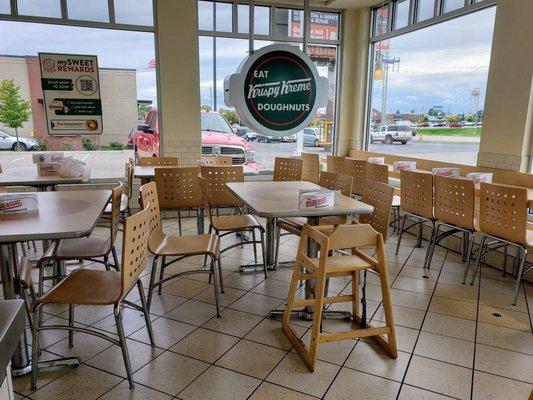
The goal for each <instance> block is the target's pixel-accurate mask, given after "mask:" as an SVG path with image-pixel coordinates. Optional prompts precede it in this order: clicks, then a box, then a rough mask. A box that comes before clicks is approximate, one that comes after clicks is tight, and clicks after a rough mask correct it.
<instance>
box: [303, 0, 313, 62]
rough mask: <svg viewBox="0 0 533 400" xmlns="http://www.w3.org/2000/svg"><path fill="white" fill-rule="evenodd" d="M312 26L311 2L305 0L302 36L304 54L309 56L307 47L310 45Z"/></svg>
mask: <svg viewBox="0 0 533 400" xmlns="http://www.w3.org/2000/svg"><path fill="white" fill-rule="evenodd" d="M310 26H311V9H310V8H309V0H304V26H303V28H304V30H303V34H302V42H303V46H302V47H303V52H304V53H305V54H307V50H308V49H307V46H308V45H309V36H310V35H309V27H310Z"/></svg>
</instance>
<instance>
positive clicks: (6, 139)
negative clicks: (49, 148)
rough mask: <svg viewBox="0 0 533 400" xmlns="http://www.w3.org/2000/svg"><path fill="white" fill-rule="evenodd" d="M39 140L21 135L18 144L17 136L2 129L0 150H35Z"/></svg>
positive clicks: (0, 131) (0, 132)
mask: <svg viewBox="0 0 533 400" xmlns="http://www.w3.org/2000/svg"><path fill="white" fill-rule="evenodd" d="M38 145H39V142H38V141H37V140H35V139H28V138H24V137H20V136H19V141H18V145H17V138H16V137H15V136H11V135H9V134H8V133H7V132H4V131H2V130H0V150H13V151H17V150H18V151H26V150H35V149H36V148H37V146H38Z"/></svg>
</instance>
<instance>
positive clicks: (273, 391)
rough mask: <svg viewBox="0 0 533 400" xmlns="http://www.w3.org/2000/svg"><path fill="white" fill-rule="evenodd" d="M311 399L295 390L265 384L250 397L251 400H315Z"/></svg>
mask: <svg viewBox="0 0 533 400" xmlns="http://www.w3.org/2000/svg"><path fill="white" fill-rule="evenodd" d="M313 399H316V397H311V396H308V395H306V394H303V393H300V392H297V391H295V390H291V389H287V388H284V387H281V386H278V385H274V384H273V383H269V382H263V383H262V384H261V386H259V387H258V388H257V390H256V391H255V392H254V393H253V394H252V395H251V396H250V397H249V400H313Z"/></svg>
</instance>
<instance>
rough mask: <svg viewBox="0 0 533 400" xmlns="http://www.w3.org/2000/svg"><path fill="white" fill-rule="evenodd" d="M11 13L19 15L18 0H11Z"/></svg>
mask: <svg viewBox="0 0 533 400" xmlns="http://www.w3.org/2000/svg"><path fill="white" fill-rule="evenodd" d="M10 4H11V15H18V14H19V7H18V4H17V0H11V1H10Z"/></svg>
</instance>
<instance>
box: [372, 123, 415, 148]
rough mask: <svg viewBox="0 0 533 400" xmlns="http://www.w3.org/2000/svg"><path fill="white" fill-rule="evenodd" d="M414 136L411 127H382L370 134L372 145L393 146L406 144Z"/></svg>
mask: <svg viewBox="0 0 533 400" xmlns="http://www.w3.org/2000/svg"><path fill="white" fill-rule="evenodd" d="M415 134H416V133H415ZM413 136H414V135H413V130H412V129H411V127H410V126H409V125H380V126H378V127H377V128H375V130H374V131H373V132H371V133H370V143H376V142H382V143H385V144H392V143H394V142H400V143H401V144H406V143H407V142H408V141H409V140H411V139H412V138H413Z"/></svg>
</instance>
